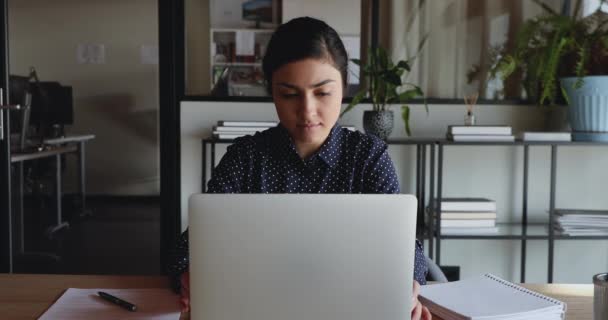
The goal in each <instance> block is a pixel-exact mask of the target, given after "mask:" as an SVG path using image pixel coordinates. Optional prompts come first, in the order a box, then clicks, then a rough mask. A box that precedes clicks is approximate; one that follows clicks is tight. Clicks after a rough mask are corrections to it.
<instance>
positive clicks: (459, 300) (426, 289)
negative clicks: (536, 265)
mask: <svg viewBox="0 0 608 320" xmlns="http://www.w3.org/2000/svg"><path fill="white" fill-rule="evenodd" d="M420 301H421V302H422V304H423V305H425V306H427V307H428V308H429V310H430V311H431V312H432V313H434V314H436V315H438V316H440V317H441V318H443V319H471V320H503V319H509V320H527V319H530V320H532V319H534V320H554V319H555V320H558V319H564V316H565V312H566V304H565V303H563V302H561V301H558V300H555V299H553V298H550V297H547V296H544V295H542V294H540V293H537V292H534V291H531V290H528V289H526V288H523V287H521V286H518V285H516V284H513V283H511V282H509V281H506V280H503V279H501V278H499V277H497V276H494V275H491V274H485V275H482V276H478V277H474V278H469V279H465V280H461V281H455V282H448V283H442V284H435V285H428V286H423V287H422V288H421V290H420Z"/></svg>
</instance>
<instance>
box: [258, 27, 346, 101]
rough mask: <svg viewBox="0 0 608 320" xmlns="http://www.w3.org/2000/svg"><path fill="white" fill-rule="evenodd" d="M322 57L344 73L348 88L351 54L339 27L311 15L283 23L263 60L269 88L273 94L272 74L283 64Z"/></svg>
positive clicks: (271, 39) (273, 36)
mask: <svg viewBox="0 0 608 320" xmlns="http://www.w3.org/2000/svg"><path fill="white" fill-rule="evenodd" d="M310 58H313V59H321V60H325V61H327V62H328V63H330V64H332V65H333V66H334V67H335V68H336V69H337V70H338V71H339V72H340V74H341V75H342V85H343V88H344V89H346V86H347V75H348V69H347V68H348V55H347V53H346V49H345V48H344V44H343V43H342V40H340V36H338V33H337V32H336V30H334V29H333V28H332V27H330V26H329V25H328V24H327V23H325V22H323V21H321V20H318V19H314V18H310V17H301V18H295V19H292V20H290V21H289V22H286V23H284V24H282V25H280V26H279V27H278V28H277V30H276V31H275V32H274V33H273V35H272V38H270V41H269V42H268V47H267V49H266V54H265V55H264V60H263V61H262V69H263V71H264V82H265V85H266V90H268V93H270V94H271V95H272V75H273V73H274V72H275V71H277V70H278V69H279V68H281V67H282V66H284V65H286V64H288V63H291V62H295V61H298V60H304V59H310Z"/></svg>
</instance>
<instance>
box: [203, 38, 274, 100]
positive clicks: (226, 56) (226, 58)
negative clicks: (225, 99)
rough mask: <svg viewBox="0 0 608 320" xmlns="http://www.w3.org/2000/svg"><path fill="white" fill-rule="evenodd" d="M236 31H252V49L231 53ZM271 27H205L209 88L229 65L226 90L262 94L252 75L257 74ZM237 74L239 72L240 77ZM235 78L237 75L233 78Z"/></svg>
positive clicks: (260, 85)
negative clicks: (207, 41)
mask: <svg viewBox="0 0 608 320" xmlns="http://www.w3.org/2000/svg"><path fill="white" fill-rule="evenodd" d="M239 31H246V32H253V33H254V46H255V48H256V50H255V53H254V54H253V55H251V56H238V55H236V53H235V43H236V34H237V32H239ZM273 32H274V30H273V29H244V28H240V29H239V28H211V29H210V30H209V39H210V41H211V43H210V44H209V48H210V52H209V65H210V74H209V78H210V82H209V83H210V84H211V88H210V89H213V88H214V86H215V84H216V82H217V81H218V79H219V77H220V76H221V75H222V74H223V73H224V70H226V69H229V71H230V74H229V75H228V94H229V95H231V96H243V95H245V96H265V95H266V91H265V88H264V86H263V85H262V84H260V83H258V82H259V81H257V79H256V77H258V76H259V75H261V72H262V71H261V69H262V57H263V56H264V52H265V48H266V45H267V44H268V41H269V40H270V37H271V36H272V33H273ZM238 75H241V76H240V77H239V76H238ZM235 78H241V79H240V80H235Z"/></svg>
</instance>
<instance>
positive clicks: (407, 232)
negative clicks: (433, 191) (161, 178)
mask: <svg viewBox="0 0 608 320" xmlns="http://www.w3.org/2000/svg"><path fill="white" fill-rule="evenodd" d="M189 218H190V220H189V235H190V239H189V241H190V288H191V300H190V301H191V308H192V314H191V317H192V319H193V320H202V319H204V320H220V319H221V320H228V319H229V320H241V319H242V320H245V319H247V320H287V319H289V320H299V319H301V320H311V319H315V320H317V319H331V320H356V319H366V320H370V319H386V320H388V319H400V320H401V319H410V310H411V303H412V302H411V295H412V280H413V266H414V247H415V243H414V241H415V231H416V199H415V197H413V196H410V195H351V194H340V195H338V194H316V195H312V194H280V195H279V194H273V195H262V194H203V195H195V196H193V197H191V199H190V217H189Z"/></svg>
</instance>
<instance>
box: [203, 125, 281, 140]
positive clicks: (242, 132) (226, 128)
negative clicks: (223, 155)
mask: <svg viewBox="0 0 608 320" xmlns="http://www.w3.org/2000/svg"><path fill="white" fill-rule="evenodd" d="M277 124H278V122H276V121H218V122H217V126H215V127H213V137H215V138H217V139H235V138H238V137H243V136H247V135H253V134H255V133H256V132H259V131H264V130H266V129H269V128H272V127H274V126H276V125H277Z"/></svg>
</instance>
